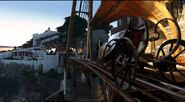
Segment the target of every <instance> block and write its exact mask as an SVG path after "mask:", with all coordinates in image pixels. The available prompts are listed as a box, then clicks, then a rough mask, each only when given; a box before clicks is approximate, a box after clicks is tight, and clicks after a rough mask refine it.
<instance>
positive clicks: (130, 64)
mask: <svg viewBox="0 0 185 102" xmlns="http://www.w3.org/2000/svg"><path fill="white" fill-rule="evenodd" d="M136 67H137V60H136V52H135V48H134V45H133V43H132V42H131V40H130V39H128V38H123V39H120V41H119V42H118V43H117V44H116V50H115V51H114V53H112V69H111V71H112V75H113V80H114V81H115V82H116V84H117V85H118V86H119V87H121V88H123V89H125V90H126V89H128V88H129V87H130V86H131V84H132V81H133V79H134V76H135V70H136ZM124 82H127V83H124Z"/></svg>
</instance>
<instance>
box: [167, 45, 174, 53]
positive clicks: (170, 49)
mask: <svg viewBox="0 0 185 102" xmlns="http://www.w3.org/2000/svg"><path fill="white" fill-rule="evenodd" d="M172 48H173V43H171V46H170V48H169V51H168V52H170V51H172Z"/></svg>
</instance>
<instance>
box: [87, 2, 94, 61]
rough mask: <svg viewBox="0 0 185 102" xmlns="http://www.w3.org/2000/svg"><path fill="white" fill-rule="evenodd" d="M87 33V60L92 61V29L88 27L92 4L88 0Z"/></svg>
mask: <svg viewBox="0 0 185 102" xmlns="http://www.w3.org/2000/svg"><path fill="white" fill-rule="evenodd" d="M88 7H89V8H88V12H89V14H88V33H87V58H89V59H90V60H92V58H93V49H92V48H93V46H92V27H91V26H90V22H91V20H92V14H93V10H92V9H93V2H92V0H89V6H88Z"/></svg>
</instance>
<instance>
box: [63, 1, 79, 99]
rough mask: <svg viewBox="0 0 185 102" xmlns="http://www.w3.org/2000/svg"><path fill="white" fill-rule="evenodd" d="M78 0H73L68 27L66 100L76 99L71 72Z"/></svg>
mask: <svg viewBox="0 0 185 102" xmlns="http://www.w3.org/2000/svg"><path fill="white" fill-rule="evenodd" d="M76 2H77V1H76V0H73V4H72V11H71V19H70V23H69V28H68V35H67V46H66V67H65V68H66V69H65V70H64V71H65V72H64V75H65V76H64V81H65V82H64V83H65V90H64V92H65V94H64V99H65V100H66V101H74V100H73V99H74V93H73V88H74V86H73V81H72V79H71V73H70V70H71V69H70V67H71V66H70V64H71V60H70V55H71V54H70V47H71V43H72V41H71V37H72V34H73V28H74V19H75V13H76Z"/></svg>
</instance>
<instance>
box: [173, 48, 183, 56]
mask: <svg viewBox="0 0 185 102" xmlns="http://www.w3.org/2000/svg"><path fill="white" fill-rule="evenodd" d="M184 51H185V49H184V50H182V51H181V52H179V53H178V54H177V55H176V56H175V57H174V58H176V57H177V56H179V55H180V54H181V53H183V52H184Z"/></svg>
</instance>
